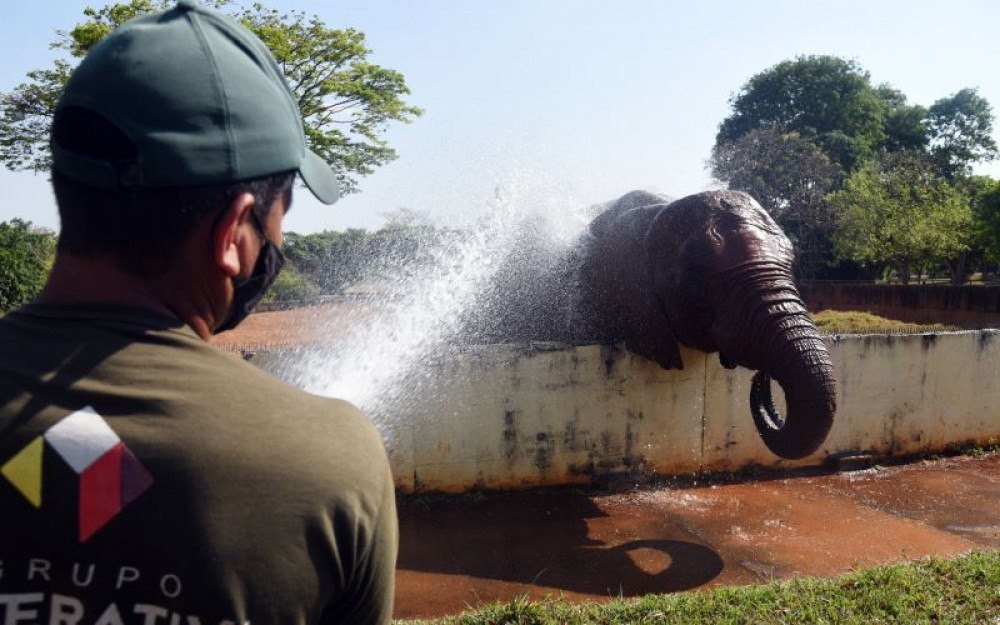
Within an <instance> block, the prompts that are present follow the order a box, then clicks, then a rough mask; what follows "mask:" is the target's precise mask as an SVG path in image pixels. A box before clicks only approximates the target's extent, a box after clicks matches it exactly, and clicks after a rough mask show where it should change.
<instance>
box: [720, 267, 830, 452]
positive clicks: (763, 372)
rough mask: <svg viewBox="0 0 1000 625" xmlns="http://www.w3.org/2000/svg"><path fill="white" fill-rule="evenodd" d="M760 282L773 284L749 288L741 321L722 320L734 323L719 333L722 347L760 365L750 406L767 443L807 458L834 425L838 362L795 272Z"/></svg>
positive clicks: (734, 357) (738, 360)
mask: <svg viewBox="0 0 1000 625" xmlns="http://www.w3.org/2000/svg"><path fill="white" fill-rule="evenodd" d="M755 282H756V283H757V284H758V285H762V283H767V284H768V286H767V287H765V288H762V289H751V291H756V293H747V291H744V292H743V293H744V294H745V295H746V296H747V297H746V299H744V300H743V301H742V302H740V303H739V304H738V305H737V306H736V308H737V310H740V309H741V310H740V312H741V314H740V315H739V316H740V317H741V318H742V319H741V321H740V322H737V325H736V326H731V325H730V324H729V323H718V322H717V324H716V328H720V327H723V326H727V327H729V328H730V329H729V330H728V331H726V332H719V333H717V339H718V341H719V348H720V351H721V355H722V357H723V359H724V360H727V361H730V362H732V363H734V364H739V365H743V366H746V367H748V368H751V369H757V370H758V373H757V374H756V375H755V376H754V378H753V384H752V388H751V392H750V406H751V410H752V413H753V420H754V425H756V427H757V431H758V432H759V433H760V436H761V438H762V439H763V441H764V444H765V445H767V448H768V449H770V450H771V451H772V452H773V453H774V454H776V455H778V456H781V457H782V458H787V459H789V460H796V459H799V458H804V457H806V456H808V455H809V454H811V453H813V452H815V451H816V450H817V449H819V447H820V445H822V443H823V441H824V440H825V439H826V436H827V434H828V433H829V432H830V427H831V426H832V425H833V416H834V413H835V412H836V408H837V397H836V392H837V391H836V381H835V379H834V375H833V363H832V362H831V359H830V353H829V351H828V350H827V348H826V344H825V343H824V342H823V339H822V337H821V336H820V333H819V331H818V330H817V329H816V326H815V325H814V324H813V322H812V319H811V318H810V317H809V313H808V312H807V311H806V309H805V306H803V304H802V301H801V299H800V297H799V294H798V292H797V290H796V289H795V286H794V285H793V284H792V283H791V280H790V278H787V279H786V278H783V277H778V276H774V275H772V276H771V279H769V280H768V279H764V280H760V281H755ZM730 293H732V292H730ZM720 321H721V320H720ZM734 327H735V328H736V329H733V328H734ZM770 378H774V380H775V381H776V382H778V384H779V385H780V386H781V388H782V390H783V391H784V393H785V403H786V406H787V411H786V412H787V414H786V415H784V416H783V417H782V415H780V414H778V411H777V410H776V409H775V407H774V402H773V401H772V398H771V386H770Z"/></svg>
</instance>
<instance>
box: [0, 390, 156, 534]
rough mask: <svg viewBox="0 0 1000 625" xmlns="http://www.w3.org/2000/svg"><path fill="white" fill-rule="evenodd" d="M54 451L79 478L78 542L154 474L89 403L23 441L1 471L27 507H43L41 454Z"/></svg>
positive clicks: (126, 502) (127, 501) (130, 499)
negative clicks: (22, 444) (31, 439)
mask: <svg viewBox="0 0 1000 625" xmlns="http://www.w3.org/2000/svg"><path fill="white" fill-rule="evenodd" d="M45 449H50V450H52V451H55V452H56V453H57V454H58V455H59V457H60V458H62V460H63V461H64V462H65V463H66V464H67V465H69V467H70V468H71V469H73V471H74V472H76V474H77V475H79V476H80V482H79V484H80V486H79V487H80V514H79V524H80V542H84V541H86V540H87V539H89V538H90V537H91V536H93V535H94V533H95V532H96V531H97V530H99V529H101V528H102V527H104V525H105V524H106V523H107V522H108V521H110V520H111V519H113V518H115V516H117V515H118V513H119V512H121V511H122V510H123V509H124V508H125V507H126V506H127V505H129V504H130V503H132V502H133V501H135V500H136V499H137V498H138V497H139V495H141V494H143V493H144V492H146V490H147V489H148V488H149V487H150V486H152V485H153V476H152V475H150V474H149V471H147V470H146V467H144V466H142V463H141V462H139V459H138V458H136V457H135V454H133V453H132V451H131V450H130V449H129V448H128V447H126V446H125V443H124V442H122V440H121V439H120V438H119V437H118V435H117V434H115V432H114V430H112V429H111V426H109V425H108V423H107V421H105V420H104V419H103V418H102V417H101V415H99V414H97V412H96V411H95V410H94V409H93V408H91V407H90V406H87V407H86V408H84V409H82V410H78V411H76V412H74V413H73V414H71V415H69V416H68V417H66V418H64V419H62V420H61V421H59V422H58V423H56V424H55V425H53V426H52V427H50V428H49V429H48V430H46V431H45V433H44V434H42V435H41V436H38V437H36V438H35V439H34V440H33V441H31V442H30V443H28V444H27V445H25V447H24V448H23V449H21V451H19V452H18V453H17V454H15V455H14V456H13V457H12V458H11V459H10V460H8V461H7V462H6V463H5V464H4V465H3V466H2V467H0V474H2V475H3V476H4V477H5V478H7V481H8V482H10V483H11V484H12V485H13V486H14V488H16V489H17V490H18V491H19V492H20V493H21V494H22V495H24V498H25V499H27V500H28V501H29V502H30V503H31V505H33V506H34V507H36V508H41V507H42V457H43V454H44V453H45Z"/></svg>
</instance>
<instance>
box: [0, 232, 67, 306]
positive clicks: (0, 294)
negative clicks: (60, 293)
mask: <svg viewBox="0 0 1000 625" xmlns="http://www.w3.org/2000/svg"><path fill="white" fill-rule="evenodd" d="M55 250H56V237H55V235H54V234H53V233H52V232H49V231H48V230H43V229H39V228H35V227H33V226H32V225H31V222H30V221H23V220H21V219H14V220H11V221H10V222H3V223H0V311H7V310H11V309H12V308H16V307H18V306H21V305H22V304H25V303H27V302H28V301H30V300H31V299H33V298H34V297H35V296H36V295H38V292H39V291H41V290H42V286H43V285H44V284H45V279H46V277H47V276H48V273H49V269H51V267H52V261H53V260H54V258H55Z"/></svg>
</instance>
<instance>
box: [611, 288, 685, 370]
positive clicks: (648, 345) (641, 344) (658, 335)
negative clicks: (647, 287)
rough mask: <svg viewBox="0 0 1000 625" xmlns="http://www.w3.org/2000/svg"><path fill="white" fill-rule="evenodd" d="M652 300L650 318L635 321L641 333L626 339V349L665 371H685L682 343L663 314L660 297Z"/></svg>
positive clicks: (654, 297) (648, 309)
mask: <svg viewBox="0 0 1000 625" xmlns="http://www.w3.org/2000/svg"><path fill="white" fill-rule="evenodd" d="M652 299H653V301H652V302H649V306H648V308H647V312H648V316H647V317H646V318H644V319H642V320H638V319H637V320H633V322H634V323H636V324H637V326H638V328H637V329H638V330H639V331H638V332H636V333H635V334H633V335H632V336H630V337H629V338H628V339H626V341H625V347H627V348H628V349H629V350H630V351H632V352H635V353H636V354H639V355H640V356H643V357H644V358H648V359H650V360H652V361H653V362H655V363H657V364H658V365H660V366H661V367H663V368H664V369H683V368H684V360H683V359H682V358H681V350H680V343H679V342H678V341H677V336H676V335H675V334H674V330H673V328H671V327H670V320H669V319H667V316H666V314H665V313H664V312H663V305H662V303H661V302H660V299H659V297H658V296H656V295H653V297H652Z"/></svg>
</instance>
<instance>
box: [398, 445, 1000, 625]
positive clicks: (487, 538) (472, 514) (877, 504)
mask: <svg viewBox="0 0 1000 625" xmlns="http://www.w3.org/2000/svg"><path fill="white" fill-rule="evenodd" d="M998 509H1000V454H989V455H986V456H984V457H980V458H971V457H956V458H949V459H943V460H935V461H924V462H918V463H915V464H910V465H905V466H896V467H889V468H880V469H869V470H863V471H857V472H848V473H839V474H824V475H812V476H801V477H794V478H788V479H773V480H763V481H755V482H746V483H732V484H724V483H719V484H713V483H705V482H702V481H699V482H697V483H692V482H688V483H687V484H686V485H677V484H675V485H671V486H660V487H655V488H641V489H637V490H636V489H627V490H622V491H620V492H582V491H578V490H574V489H566V488H562V489H555V490H544V489H542V490H532V491H518V492H509V493H489V494H485V495H479V496H469V495H452V496H435V497H426V496H425V497H404V498H402V499H401V501H400V522H401V527H400V529H401V536H400V545H401V552H400V557H399V563H398V567H397V588H396V617H397V618H419V617H435V616H441V615H444V614H454V613H457V612H459V611H461V610H463V609H465V608H466V607H468V606H470V605H471V606H474V605H477V604H478V603H481V602H486V601H493V600H503V601H509V600H511V599H513V598H515V597H520V596H524V595H528V596H530V597H532V598H535V599H540V598H542V597H544V596H546V595H552V596H562V597H564V598H566V599H569V600H582V599H591V600H594V599H596V600H601V599H608V598H612V597H618V596H626V597H632V596H637V595H641V594H646V593H662V592H676V591H683V590H694V589H702V588H709V587H713V586H717V585H732V584H751V583H758V582H763V581H769V580H772V579H784V578H789V577H797V576H803V575H817V576H831V575H836V574H839V573H844V572H847V571H850V570H852V569H854V568H857V567H867V566H875V565H880V564H886V563H892V562H899V561H904V560H915V559H919V558H922V557H926V556H930V555H935V556H942V557H946V556H951V555H956V554H960V553H966V552H968V551H971V550H974V549H997V548H1000V524H998V523H1000V521H998V518H997V514H996V511H997V510H998Z"/></svg>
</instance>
